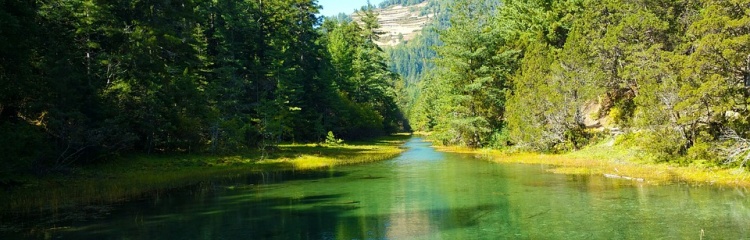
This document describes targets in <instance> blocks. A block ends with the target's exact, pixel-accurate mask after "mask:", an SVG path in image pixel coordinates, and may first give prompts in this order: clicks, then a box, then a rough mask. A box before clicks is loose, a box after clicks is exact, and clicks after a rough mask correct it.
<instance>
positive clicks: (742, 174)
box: [437, 142, 750, 187]
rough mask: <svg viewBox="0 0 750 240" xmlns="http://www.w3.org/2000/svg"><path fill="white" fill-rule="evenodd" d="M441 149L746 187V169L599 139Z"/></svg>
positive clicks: (561, 167) (656, 179)
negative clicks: (662, 156)
mask: <svg viewBox="0 0 750 240" xmlns="http://www.w3.org/2000/svg"><path fill="white" fill-rule="evenodd" d="M437 148H438V149H439V150H441V151H446V152H456V153H467V154H476V155H478V156H480V157H482V158H485V159H488V160H489V161H493V162H498V163H522V164H543V165H550V166H554V168H552V169H550V170H549V171H550V172H553V173H559V174H579V175H600V176H603V177H609V178H619V179H623V180H630V181H639V182H644V183H647V184H655V185H660V184H671V183H687V184H691V185H717V186H726V187H750V173H748V172H747V171H744V170H742V169H738V168H726V167H715V166H702V165H677V164H669V163H654V162H652V161H648V160H643V159H644V157H643V156H644V153H643V152H642V151H640V150H638V149H633V148H628V147H624V146H617V145H612V144H611V142H610V143H607V142H603V143H600V144H597V145H592V146H589V147H586V148H584V149H581V150H579V151H575V152H570V153H565V154H542V153H528V152H511V151H502V150H488V149H470V148H461V147H437Z"/></svg>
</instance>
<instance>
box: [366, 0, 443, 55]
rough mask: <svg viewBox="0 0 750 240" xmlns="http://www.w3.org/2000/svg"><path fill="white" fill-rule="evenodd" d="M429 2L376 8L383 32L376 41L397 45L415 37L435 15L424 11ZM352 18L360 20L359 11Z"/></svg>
mask: <svg viewBox="0 0 750 240" xmlns="http://www.w3.org/2000/svg"><path fill="white" fill-rule="evenodd" d="M429 2H430V1H424V2H422V3H419V4H415V5H411V6H403V5H391V6H388V7H385V8H378V9H375V12H376V13H377V14H378V22H379V23H380V31H381V32H382V34H380V40H379V41H377V42H376V43H377V44H378V45H379V46H381V47H385V46H396V45H398V44H399V43H402V42H404V41H409V40H411V39H414V37H416V36H417V35H419V34H420V33H421V32H422V28H424V27H425V26H427V25H428V24H429V23H430V20H431V19H433V18H434V16H435V14H433V13H426V12H427V11H423V10H425V8H426V7H427V6H428V3H429ZM352 19H353V20H354V21H357V22H359V19H360V16H359V15H358V13H354V14H352Z"/></svg>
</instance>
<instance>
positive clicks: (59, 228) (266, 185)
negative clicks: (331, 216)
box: [0, 169, 349, 239]
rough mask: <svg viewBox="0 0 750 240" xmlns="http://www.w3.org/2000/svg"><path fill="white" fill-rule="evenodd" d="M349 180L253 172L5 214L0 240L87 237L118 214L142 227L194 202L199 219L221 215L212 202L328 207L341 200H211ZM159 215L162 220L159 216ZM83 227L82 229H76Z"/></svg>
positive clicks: (320, 173)
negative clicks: (118, 198) (124, 197)
mask: <svg viewBox="0 0 750 240" xmlns="http://www.w3.org/2000/svg"><path fill="white" fill-rule="evenodd" d="M348 175H349V173H347V172H343V171H335V170H329V169H325V170H304V171H266V172H257V173H252V174H248V175H245V176H242V177H225V178H217V179H213V180H206V181H203V182H200V183H197V184H191V185H188V186H183V187H178V188H171V189H164V190H160V191H154V192H150V193H146V194H143V195H142V196H140V197H137V198H133V199H130V200H128V201H125V202H119V203H113V204H91V205H86V206H77V207H69V208H63V209H58V210H56V211H40V212H36V213H32V214H24V215H18V216H16V215H3V216H1V218H0V239H18V238H42V237H43V238H47V236H48V235H49V234H51V233H52V234H53V235H54V234H55V233H66V232H77V231H81V230H84V232H86V233H89V231H88V229H89V228H92V227H96V226H100V225H99V224H97V222H99V221H101V220H102V219H107V218H110V217H111V216H118V217H119V216H122V215H134V216H132V217H133V219H135V220H134V223H143V221H144V220H146V219H148V217H144V216H148V215H149V213H150V212H162V211H173V212H184V211H185V209H179V206H192V207H195V206H193V205H195V202H196V200H198V201H199V203H200V204H203V205H202V206H200V207H197V208H193V209H190V211H193V212H191V213H199V215H201V216H206V215H212V214H215V213H222V212H225V210H223V209H214V208H212V207H211V204H205V203H206V202H205V201H214V202H215V204H217V205H219V206H222V207H223V208H225V207H227V206H231V205H238V204H247V205H256V204H263V203H272V204H275V203H277V202H278V203H281V202H285V203H295V202H297V203H302V204H315V203H319V202H326V201H328V200H329V199H333V198H336V197H340V196H338V195H319V196H307V197H302V198H292V199H268V200H264V199H263V198H254V199H253V198H251V195H253V193H249V194H245V195H239V196H236V199H226V200H222V201H221V202H219V201H215V199H218V198H221V197H222V196H223V195H224V194H226V192H227V191H232V190H233V189H237V190H248V189H250V190H253V192H257V191H262V190H268V189H275V188H283V187H284V184H285V183H286V182H289V181H318V180H321V179H331V178H339V177H345V176H348ZM212 199H214V200H212ZM282 200H283V201H282ZM277 205H278V204H277ZM122 209H127V210H122ZM161 216H165V215H164V214H161ZM166 216H171V217H179V219H184V217H185V216H177V215H175V214H167V215H166ZM157 218H158V217H157ZM159 219H162V220H163V219H165V218H163V217H161V218H159ZM139 221H140V222H139ZM108 224H114V223H108ZM81 225H83V226H86V227H82V228H79V227H74V226H81ZM115 225H116V224H115ZM141 226H142V225H141ZM115 227H117V226H115ZM79 229H80V230H79ZM104 229H105V227H103V226H100V227H99V230H97V231H95V232H107V231H105V230H104ZM167 236H168V235H167ZM86 238H88V237H86ZM139 238H140V237H139ZM147 238H151V237H147Z"/></svg>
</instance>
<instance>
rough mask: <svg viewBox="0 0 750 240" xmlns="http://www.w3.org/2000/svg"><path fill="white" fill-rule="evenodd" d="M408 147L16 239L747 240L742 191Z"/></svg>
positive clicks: (168, 197)
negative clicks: (373, 159)
mask: <svg viewBox="0 0 750 240" xmlns="http://www.w3.org/2000/svg"><path fill="white" fill-rule="evenodd" d="M405 147H406V148H407V150H406V151H405V152H404V153H403V154H402V155H400V156H399V157H397V158H396V159H393V160H389V161H384V162H379V163H374V164H365V165H357V166H347V167H337V168H334V169H328V170H325V171H315V172H297V173H275V174H271V173H269V174H264V175H263V176H250V177H247V178H243V179H241V180H234V181H231V182H227V181H224V182H218V183H211V184H204V185H202V186H196V187H191V188H188V189H183V190H179V191H169V192H166V193H162V194H159V195H158V196H154V197H152V198H146V199H140V200H133V201H129V202H125V203H121V204H117V205H115V206H100V207H89V208H85V209H81V210H78V211H79V212H80V213H78V214H79V215H85V216H87V217H84V218H71V220H68V221H62V222H60V223H56V224H55V226H48V227H47V228H48V229H52V230H46V231H38V232H35V233H32V234H30V235H29V234H28V233H25V234H23V235H20V236H19V235H16V236H13V237H14V238H16V237H21V238H26V237H28V238H47V239H701V238H704V239H748V238H750V200H749V198H748V197H747V196H746V195H747V194H748V192H747V191H745V190H740V189H734V188H730V189H726V188H725V189H720V188H715V187H693V186H687V185H677V184H675V185H666V186H652V185H646V184H643V183H639V182H634V181H628V180H622V179H608V178H604V177H602V176H580V175H558V174H551V173H548V172H546V170H547V169H548V168H549V167H548V166H540V165H522V164H497V163H490V162H487V161H483V160H481V159H477V158H474V157H473V156H471V155H462V154H451V153H442V152H437V151H435V150H434V149H433V148H432V147H430V144H429V143H426V142H424V141H422V139H420V138H412V139H411V140H409V141H408V142H407V143H406V144H405ZM75 214H76V213H71V214H70V215H75ZM58 224H59V225H58ZM6 234H7V233H6ZM6 237H8V236H6ZM0 238H3V237H2V234H0Z"/></svg>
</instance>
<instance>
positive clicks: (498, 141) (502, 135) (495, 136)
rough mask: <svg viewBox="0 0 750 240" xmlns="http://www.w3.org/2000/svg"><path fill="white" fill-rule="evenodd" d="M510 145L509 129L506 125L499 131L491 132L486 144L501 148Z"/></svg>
mask: <svg viewBox="0 0 750 240" xmlns="http://www.w3.org/2000/svg"><path fill="white" fill-rule="evenodd" d="M510 145H511V142H510V131H509V130H508V128H506V127H504V128H502V129H501V130H500V131H494V132H492V135H490V142H489V143H488V144H487V146H489V147H490V148H493V149H503V148H507V147H509V146H510Z"/></svg>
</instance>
